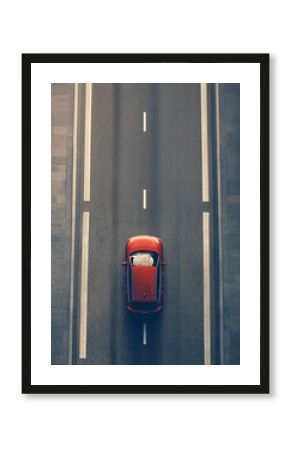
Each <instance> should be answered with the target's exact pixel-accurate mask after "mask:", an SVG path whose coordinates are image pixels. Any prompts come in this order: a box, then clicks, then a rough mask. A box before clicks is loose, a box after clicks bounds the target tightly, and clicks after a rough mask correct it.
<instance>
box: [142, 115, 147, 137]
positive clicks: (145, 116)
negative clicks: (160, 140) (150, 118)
mask: <svg viewBox="0 0 290 450" xmlns="http://www.w3.org/2000/svg"><path fill="white" fill-rule="evenodd" d="M143 131H144V133H146V131H147V113H146V112H145V111H144V112H143Z"/></svg>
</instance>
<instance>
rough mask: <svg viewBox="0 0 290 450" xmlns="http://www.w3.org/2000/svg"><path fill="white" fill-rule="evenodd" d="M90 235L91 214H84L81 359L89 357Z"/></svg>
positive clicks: (80, 314)
mask: <svg viewBox="0 0 290 450" xmlns="http://www.w3.org/2000/svg"><path fill="white" fill-rule="evenodd" d="M89 233H90V213H89V212H88V211H84V212H83V226H82V259H81V287H80V312H79V320H80V322H79V327H80V331H79V358H80V359H84V358H86V357H87V316H88V274H89Z"/></svg>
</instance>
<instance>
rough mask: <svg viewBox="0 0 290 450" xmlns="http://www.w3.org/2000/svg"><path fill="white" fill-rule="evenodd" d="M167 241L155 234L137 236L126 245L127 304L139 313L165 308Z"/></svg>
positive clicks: (130, 308) (131, 309) (124, 263)
mask: <svg viewBox="0 0 290 450" xmlns="http://www.w3.org/2000/svg"><path fill="white" fill-rule="evenodd" d="M164 264H165V262H164V261H163V242H162V240H161V239H159V238H157V237H154V236H134V237H131V238H130V239H128V241H127V244H126V260H125V261H124V262H123V265H124V266H125V296H126V307H127V309H128V310H129V311H132V312H135V313H143V314H144V313H145V314H146V313H153V312H157V311H160V310H161V308H162V296H163V265H164Z"/></svg>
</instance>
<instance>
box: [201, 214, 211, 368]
mask: <svg viewBox="0 0 290 450" xmlns="http://www.w3.org/2000/svg"><path fill="white" fill-rule="evenodd" d="M202 236H203V326H204V364H211V332H210V214H209V212H203V213H202Z"/></svg>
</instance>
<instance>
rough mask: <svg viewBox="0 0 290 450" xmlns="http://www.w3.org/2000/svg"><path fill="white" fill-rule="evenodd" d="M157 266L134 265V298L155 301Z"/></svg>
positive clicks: (134, 299) (140, 300)
mask: <svg viewBox="0 0 290 450" xmlns="http://www.w3.org/2000/svg"><path fill="white" fill-rule="evenodd" d="M156 293H157V267H152V266H135V267H132V294H133V295H132V300H133V301H138V302H147V301H148V302H154V301H156V300H157V295H156Z"/></svg>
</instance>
